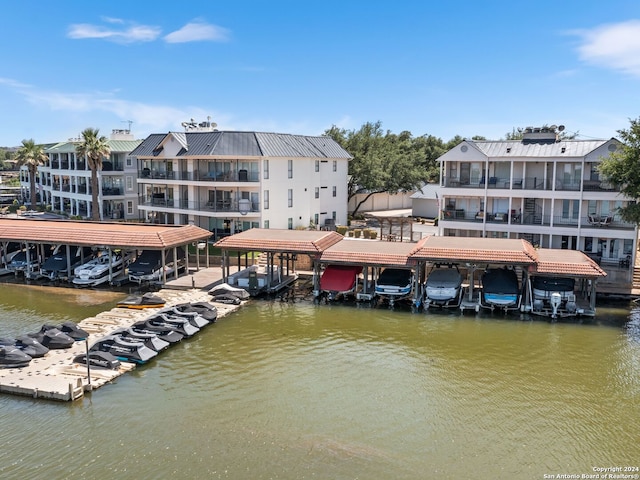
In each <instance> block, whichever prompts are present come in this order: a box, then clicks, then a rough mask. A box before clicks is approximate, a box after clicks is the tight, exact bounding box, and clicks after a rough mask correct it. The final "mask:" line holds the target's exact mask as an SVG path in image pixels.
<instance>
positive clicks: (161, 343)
mask: <svg viewBox="0 0 640 480" xmlns="http://www.w3.org/2000/svg"><path fill="white" fill-rule="evenodd" d="M112 335H118V336H119V337H121V338H123V339H125V340H127V341H130V342H134V341H135V342H142V343H144V344H145V346H147V347H149V348H150V349H151V350H155V351H156V352H161V351H162V350H164V349H166V348H168V347H169V345H171V343H169V342H167V341H166V340H163V339H161V338H160V337H159V336H158V334H157V333H149V332H140V331H137V330H134V329H133V328H131V327H129V328H119V329H117V330H114V331H113V333H112Z"/></svg>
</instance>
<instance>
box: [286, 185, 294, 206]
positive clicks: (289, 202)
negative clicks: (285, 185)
mask: <svg viewBox="0 0 640 480" xmlns="http://www.w3.org/2000/svg"><path fill="white" fill-rule="evenodd" d="M287 206H288V207H289V208H291V207H293V188H290V189H289V190H287Z"/></svg>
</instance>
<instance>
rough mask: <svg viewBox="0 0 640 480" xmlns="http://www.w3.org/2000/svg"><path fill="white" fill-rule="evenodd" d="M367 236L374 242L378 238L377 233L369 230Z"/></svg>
mask: <svg viewBox="0 0 640 480" xmlns="http://www.w3.org/2000/svg"><path fill="white" fill-rule="evenodd" d="M369 235H370V236H371V240H375V239H376V238H378V232H376V231H375V230H371V231H370V232H369Z"/></svg>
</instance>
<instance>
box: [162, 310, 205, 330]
mask: <svg viewBox="0 0 640 480" xmlns="http://www.w3.org/2000/svg"><path fill="white" fill-rule="evenodd" d="M158 314H164V315H169V316H171V317H180V318H186V319H187V320H189V323H190V324H191V325H193V326H194V327H197V328H199V329H200V328H202V327H205V326H207V325H209V320H207V319H206V318H204V317H203V316H202V315H200V314H199V313H198V312H187V311H182V310H179V309H177V308H175V307H170V308H163V309H162V310H160V311H159V312H158Z"/></svg>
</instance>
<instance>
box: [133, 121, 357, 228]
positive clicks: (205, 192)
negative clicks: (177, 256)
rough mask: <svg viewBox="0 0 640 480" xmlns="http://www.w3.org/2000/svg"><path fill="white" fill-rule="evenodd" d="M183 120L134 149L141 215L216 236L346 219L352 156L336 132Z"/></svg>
mask: <svg viewBox="0 0 640 480" xmlns="http://www.w3.org/2000/svg"><path fill="white" fill-rule="evenodd" d="M184 126H185V128H186V131H185V132H169V133H163V134H153V135H150V136H149V137H148V138H147V139H146V140H144V141H143V142H142V143H141V144H140V145H139V146H138V147H137V148H136V149H135V150H134V151H132V152H131V157H133V158H134V159H135V160H136V161H137V165H138V168H139V172H138V195H139V199H138V210H139V212H140V217H141V219H143V220H145V221H151V222H157V223H169V224H187V223H193V224H195V225H197V226H199V227H202V228H205V229H207V230H210V231H211V232H212V233H213V234H214V235H216V236H217V237H218V236H221V235H226V234H231V233H235V232H240V231H244V230H247V229H249V228H254V227H260V228H289V229H293V228H302V227H304V228H307V227H309V226H318V227H324V226H325V225H327V224H334V223H335V224H337V223H342V224H346V221H347V172H348V162H349V160H350V158H351V157H350V155H349V154H348V153H347V152H346V151H345V150H344V149H343V148H342V147H340V145H338V144H337V143H336V142H335V141H333V140H332V139H331V138H329V137H325V136H303V135H290V134H279V133H260V132H235V131H218V130H215V129H214V127H215V124H210V123H209V122H203V123H201V124H195V123H193V122H192V123H186V124H185V125H184Z"/></svg>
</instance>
